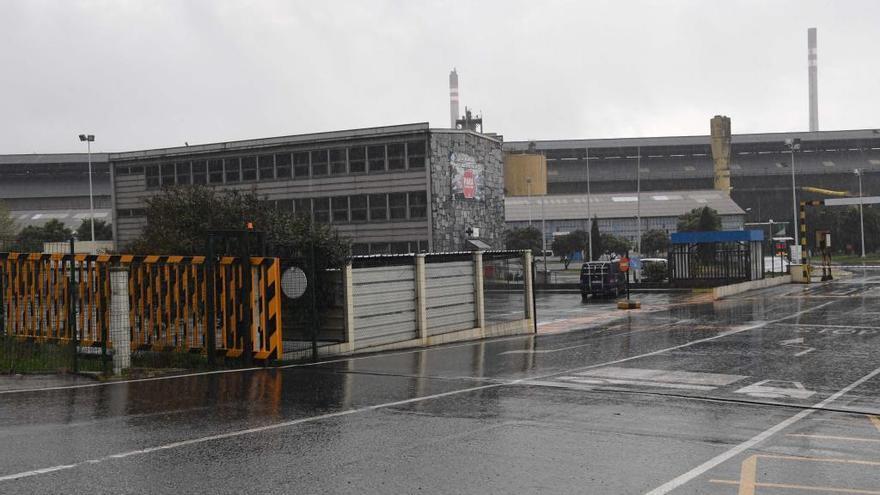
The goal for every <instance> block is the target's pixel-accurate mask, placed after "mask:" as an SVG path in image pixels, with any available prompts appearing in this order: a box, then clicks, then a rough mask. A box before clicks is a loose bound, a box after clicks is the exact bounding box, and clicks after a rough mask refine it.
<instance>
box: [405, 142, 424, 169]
mask: <svg viewBox="0 0 880 495" xmlns="http://www.w3.org/2000/svg"><path fill="white" fill-rule="evenodd" d="M406 157H407V161H408V162H409V168H425V142H424V141H410V142H409V143H406Z"/></svg>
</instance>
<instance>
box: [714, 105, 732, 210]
mask: <svg viewBox="0 0 880 495" xmlns="http://www.w3.org/2000/svg"><path fill="white" fill-rule="evenodd" d="M709 130H710V135H711V143H712V160H713V161H714V162H715V189H716V190H718V191H722V192H724V193H725V194H727V195H728V196H729V195H730V117H726V116H723V115H716V116H714V117H712V120H710V121H709Z"/></svg>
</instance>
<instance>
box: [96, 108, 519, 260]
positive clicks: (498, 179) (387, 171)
mask: <svg viewBox="0 0 880 495" xmlns="http://www.w3.org/2000/svg"><path fill="white" fill-rule="evenodd" d="M108 161H109V163H110V171H111V186H112V187H111V188H112V205H113V212H114V222H113V228H114V237H115V240H116V242H117V246H118V248H119V249H122V250H124V249H125V246H126V245H127V244H129V243H130V242H132V241H134V240H135V239H136V238H137V237H138V236H139V235H140V233H141V230H142V229H143V227H144V225H145V222H146V218H145V216H144V214H145V208H146V200H147V199H148V198H149V197H151V196H153V195H156V194H159V193H160V192H161V191H162V189H163V188H165V187H169V186H178V185H191V184H196V185H204V186H206V187H212V188H217V189H231V190H239V191H251V190H252V191H254V192H256V193H257V194H258V195H259V196H260V197H261V198H264V199H265V200H266V201H267V202H268V203H269V204H270V205H272V206H274V207H277V208H279V209H283V210H286V211H292V212H294V213H296V214H301V215H306V216H308V217H310V218H312V219H313V220H314V221H316V222H321V223H326V224H330V225H331V226H333V227H334V228H335V229H336V230H337V231H338V232H339V233H340V234H341V235H343V236H345V237H348V238H350V239H351V240H352V242H353V253H354V254H373V253H408V252H420V251H458V250H467V249H470V246H471V244H472V243H471V241H472V240H475V238H478V240H479V241H481V242H482V243H485V244H486V245H488V246H491V247H502V236H503V230H504V185H503V170H502V167H503V159H502V150H501V141H500V140H499V139H496V138H495V137H493V136H489V135H484V134H480V133H476V132H472V131H468V130H456V129H431V128H429V126H428V124H426V123H425V124H405V125H397V126H388V127H377V128H367V129H356V130H348V131H337V132H326V133H318V134H306V135H297V136H285V137H277V138H266V139H255V140H247V141H234V142H226V143H217V144H207V145H199V146H185V147H177V148H167V149H157V150H147V151H133V152H124V153H112V154H110V155H109V156H108Z"/></svg>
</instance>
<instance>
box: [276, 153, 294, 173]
mask: <svg viewBox="0 0 880 495" xmlns="http://www.w3.org/2000/svg"><path fill="white" fill-rule="evenodd" d="M275 174H276V175H275V176H276V177H278V178H279V179H289V178H290V153H279V154H277V155H275Z"/></svg>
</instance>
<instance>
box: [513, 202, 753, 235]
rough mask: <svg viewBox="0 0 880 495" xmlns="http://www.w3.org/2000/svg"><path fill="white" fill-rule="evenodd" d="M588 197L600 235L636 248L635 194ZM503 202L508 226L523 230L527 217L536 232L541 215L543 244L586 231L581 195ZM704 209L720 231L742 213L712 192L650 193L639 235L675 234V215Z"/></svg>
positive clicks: (739, 221) (733, 225)
mask: <svg viewBox="0 0 880 495" xmlns="http://www.w3.org/2000/svg"><path fill="white" fill-rule="evenodd" d="M591 199H592V201H591V202H590V215H591V216H595V217H596V218H597V219H598V223H599V231H600V232H602V233H606V234H614V235H617V236H621V237H625V238H627V239H629V240H630V241H631V242H632V243H633V245H635V244H636V239H637V238H638V227H637V225H638V224H637V223H636V213H637V209H638V206H637V205H638V198H637V196H636V194H635V193H610V194H609V193H598V194H592V195H591ZM542 202H543V206H542ZM504 203H505V206H504V212H505V217H506V220H507V225H508V227H511V228H512V227H525V226H528V224H529V218H531V221H532V226H534V227H536V228H538V229H540V228H541V219H542V217H543V219H544V222H545V224H546V230H545V233H546V236H547V242H548V243H549V242H551V241H552V240H553V235H554V234H557V235H558V234H561V233H567V232H571V231H573V230H584V231H586V230H588V228H589V227H588V223H587V195H586V194H556V195H550V196H532V197H523V196H518V197H508V198H507V199H505V201H504ZM704 206H708V207H710V208H712V209H714V210H716V211H718V214H719V216H720V217H721V228H722V229H723V230H741V229H742V228H743V219H744V217H745V212H744V211H743V209H742V208H740V207H739V206H737V204H736V203H734V202H733V200H731V199H730V197H729V196H727V195H726V194H724V193H723V192H720V191H715V190H711V189H710V190H694V191H651V192H643V193H642V194H641V219H642V233H644V232H645V231H647V230H650V229H659V230H663V231H666V232H669V233H673V232H676V231H677V230H678V229H677V224H678V217H679V216H680V215H682V214H684V213H687V212H689V211H691V210H693V209H694V208H702V207H704Z"/></svg>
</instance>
